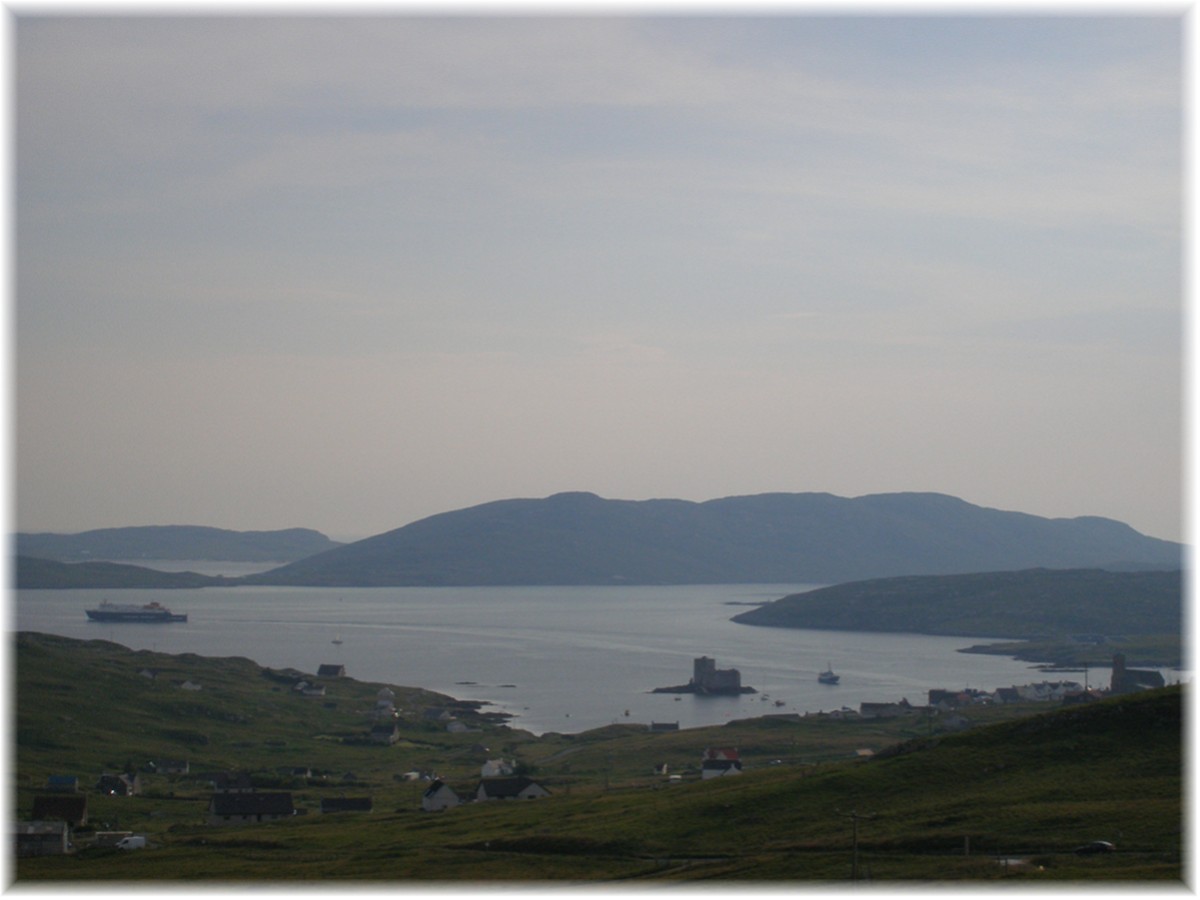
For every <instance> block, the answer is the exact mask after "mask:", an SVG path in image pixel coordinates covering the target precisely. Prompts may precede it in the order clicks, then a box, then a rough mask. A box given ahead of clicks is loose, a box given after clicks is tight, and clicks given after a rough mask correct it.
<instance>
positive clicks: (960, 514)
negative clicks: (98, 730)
mask: <svg viewBox="0 0 1200 900" xmlns="http://www.w3.org/2000/svg"><path fill="white" fill-rule="evenodd" d="M15 549H16V552H17V554H18V555H19V556H20V557H21V559H19V560H18V565H17V581H18V587H84V586H87V585H86V584H83V583H80V582H81V581H86V580H87V578H88V575H87V572H86V571H84V570H81V569H79V568H77V567H75V566H66V567H65V568H55V567H51V566H48V565H46V564H45V561H46V560H56V561H59V562H62V561H66V560H77V559H118V560H136V559H147V560H150V559H183V560H187V559H194V560H201V559H222V560H271V559H289V560H295V561H294V562H290V563H288V564H287V565H284V566H281V567H279V568H275V569H272V570H270V571H267V572H262V573H259V574H256V575H249V576H244V577H241V578H213V579H210V580H209V581H208V583H211V584H222V585H231V584H272V585H295V586H328V587H390V586H425V585H428V586H436V585H447V586H449V585H555V584H560V585H621V584H631V585H632V584H739V583H788V584H797V583H812V584H838V583H842V582H848V581H861V580H864V579H872V578H885V577H890V576H899V575H948V574H962V573H972V572H994V571H1012V570H1018V569H1032V568H1039V567H1040V568H1051V569H1079V568H1104V569H1126V570H1138V569H1179V568H1181V566H1182V563H1183V547H1182V545H1181V544H1177V543H1173V542H1170V541H1164V540H1159V539H1157V538H1151V537H1147V536H1145V535H1142V534H1139V533H1138V532H1136V531H1134V530H1133V529H1132V528H1130V527H1129V526H1128V525H1124V524H1122V523H1120V522H1116V521H1113V520H1111V519H1103V518H1097V517H1082V518H1075V519H1046V518H1042V517H1039V516H1033V515H1028V514H1025V513H1019V512H1007V511H1003V510H997V509H988V508H984V507H979V506H974V505H972V504H970V503H967V502H965V501H963V500H959V499H957V498H955V497H950V496H946V495H944V494H932V493H901V494H873V495H868V496H864V497H855V498H844V497H836V496H834V495H832V494H819V493H806V494H760V495H755V496H747V497H727V498H724V499H720V500H709V501H706V502H703V503H695V502H691V501H685V500H638V501H634V500H606V499H603V498H601V497H598V496H596V495H595V494H589V493H565V494H555V495H553V496H551V497H546V498H544V499H536V500H524V499H517V500H500V501H497V502H494V503H485V504H482V505H480V506H473V507H470V508H467V509H461V510H456V511H453V512H447V513H441V514H439V515H435V516H430V517H429V518H426V519H422V520H420V521H417V522H413V523H412V524H410V525H405V526H404V527H403V528H397V529H395V530H394V531H388V532H386V533H384V534H379V535H376V536H374V537H370V538H367V539H365V540H361V541H356V542H354V543H351V544H337V543H336V542H334V541H331V540H329V539H328V538H326V537H325V536H324V535H322V534H320V533H319V532H315V531H310V530H307V529H290V530H287V531H277V532H234V531H223V530H221V529H215V528H193V527H188V526H171V527H145V528H116V529H105V530H102V531H91V532H84V533H83V534H79V535H41V534H18V535H17V540H16V548H15ZM34 557H37V558H39V559H38V560H35V559H31V558H34ZM128 568H129V567H126V570H122V571H113V570H111V569H107V570H104V571H103V573H102V576H103V577H101V573H100V572H99V571H98V570H95V569H93V570H91V571H92V573H93V575H95V577H97V578H100V581H99V582H97V583H96V584H95V585H94V586H97V587H100V586H104V587H108V586H114V585H113V579H116V580H118V581H121V582H122V583H123V584H124V586H128V587H136V586H146V587H151V586H154V587H165V586H168V585H167V584H164V582H163V579H162V578H161V575H162V574H163V573H152V574H151V575H149V576H147V577H146V579H144V580H145V584H143V585H139V584H137V583H136V582H137V581H138V580H139V576H138V575H137V570H136V569H135V570H134V571H133V572H130V571H128V570H127V569H128ZM203 579H204V576H199V575H194V574H191V573H187V576H186V582H187V583H186V584H182V583H181V584H180V585H179V586H188V587H194V586H198V584H199V581H198V580H203ZM180 580H181V581H182V580H183V579H180Z"/></svg>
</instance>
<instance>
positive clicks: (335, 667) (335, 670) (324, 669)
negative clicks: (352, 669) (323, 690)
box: [317, 663, 346, 678]
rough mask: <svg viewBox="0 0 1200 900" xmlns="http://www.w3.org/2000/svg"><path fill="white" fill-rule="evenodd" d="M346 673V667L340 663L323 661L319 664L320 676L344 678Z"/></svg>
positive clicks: (318, 672) (318, 673)
mask: <svg viewBox="0 0 1200 900" xmlns="http://www.w3.org/2000/svg"><path fill="white" fill-rule="evenodd" d="M345 675H346V667H345V666H343V665H340V664H339V663H321V665H319V666H317V677H318V678H343V677H344V676H345Z"/></svg>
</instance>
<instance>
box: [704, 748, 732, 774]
mask: <svg viewBox="0 0 1200 900" xmlns="http://www.w3.org/2000/svg"><path fill="white" fill-rule="evenodd" d="M741 774H742V759H741V756H740V754H739V753H738V751H737V748H736V747H709V748H708V749H707V750H705V751H704V756H703V757H702V758H701V762H700V777H701V778H702V779H707V778H719V777H721V776H723V775H741Z"/></svg>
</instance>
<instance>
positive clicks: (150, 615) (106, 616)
mask: <svg viewBox="0 0 1200 900" xmlns="http://www.w3.org/2000/svg"><path fill="white" fill-rule="evenodd" d="M86 612H87V617H88V618H89V619H91V620H92V621H93V622H186V621H187V613H165V614H164V613H160V612H146V613H137V612H108V611H106V610H102V609H89V610H87V611H86Z"/></svg>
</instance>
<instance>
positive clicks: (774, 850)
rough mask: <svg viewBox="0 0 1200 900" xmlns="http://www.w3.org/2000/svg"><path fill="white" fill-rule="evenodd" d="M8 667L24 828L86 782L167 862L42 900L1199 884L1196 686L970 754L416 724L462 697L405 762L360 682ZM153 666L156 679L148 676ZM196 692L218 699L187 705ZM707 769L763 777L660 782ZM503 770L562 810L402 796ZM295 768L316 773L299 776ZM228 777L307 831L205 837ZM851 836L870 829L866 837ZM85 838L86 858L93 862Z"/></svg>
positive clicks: (98, 856) (144, 861)
mask: <svg viewBox="0 0 1200 900" xmlns="http://www.w3.org/2000/svg"><path fill="white" fill-rule="evenodd" d="M14 651H15V674H16V692H15V701H16V704H15V705H16V709H15V713H14V717H13V726H14V737H15V742H16V753H15V757H14V763H15V766H16V768H15V771H14V779H13V794H14V809H15V812H16V814H17V816H18V817H19V818H24V817H27V816H28V815H29V811H30V810H31V808H32V806H33V803H34V800H35V798H36V797H38V796H41V795H43V794H44V793H46V788H45V787H44V786H45V785H46V781H47V779H48V778H49V776H51V775H54V774H62V773H76V774H78V775H79V776H80V777H81V780H82V781H83V782H84V789H85V790H86V791H87V793H88V805H89V817H90V818H91V820H92V821H93V823H95V827H96V828H98V829H100V830H103V829H104V828H105V827H106V826H104V825H102V824H101V823H105V822H117V821H118V820H119V822H120V825H121V827H124V828H127V829H133V830H136V831H137V832H138V833H142V834H146V835H147V836H148V838H149V841H150V847H149V848H148V849H147V850H145V851H144V852H138V853H122V852H118V851H116V850H111V849H110V850H105V849H103V848H96V849H84V850H81V852H79V853H78V854H75V855H73V856H70V857H64V856H57V857H53V856H50V857H41V858H32V859H20V860H18V861H17V869H16V875H17V878H18V880H20V881H22V882H25V886H26V887H28V886H29V885H28V882H30V881H35V880H37V881H67V880H72V881H75V880H78V881H92V882H95V881H109V882H117V881H123V882H130V881H139V882H143V883H146V882H153V881H159V882H169V883H171V884H172V885H176V884H179V885H182V884H189V885H191V886H193V887H194V886H195V884H196V883H197V882H205V883H207V884H214V885H216V884H221V883H230V882H240V881H243V880H245V881H257V882H259V884H264V883H267V882H282V881H287V882H295V883H297V884H299V883H300V882H306V883H310V884H311V883H312V882H314V881H315V880H317V879H341V880H342V881H343V886H344V887H350V884H349V882H351V881H358V882H362V886H364V887H365V886H368V884H369V883H373V884H374V885H376V886H377V887H378V886H382V883H384V882H392V883H396V882H400V881H404V880H411V879H423V880H427V881H429V882H432V881H441V882H448V881H458V882H459V883H460V884H466V883H470V882H482V881H507V882H511V883H515V882H520V881H531V880H538V879H545V880H556V881H559V882H562V883H564V884H565V883H568V882H569V883H571V884H575V885H578V884H580V883H583V882H596V883H604V884H607V885H609V886H610V887H611V886H612V882H613V881H614V880H615V879H623V880H628V879H646V880H652V881H684V880H701V879H722V880H724V881H726V882H733V881H765V880H785V879H787V880H803V881H809V882H817V881H821V882H825V881H828V880H831V879H832V880H846V879H848V878H849V877H850V875H851V872H852V871H854V869H852V868H851V866H852V862H851V859H852V851H853V848H854V847H855V843H854V838H853V837H852V835H854V834H857V849H858V852H857V854H854V855H853V859H854V862H855V863H856V864H857V868H858V870H859V874H860V877H867V876H868V875H869V877H870V879H871V880H872V881H875V882H877V883H878V882H884V881H888V880H910V879H911V880H917V881H920V882H921V883H923V884H925V885H928V884H929V883H930V882H931V881H934V880H938V881H946V880H962V881H966V880H996V879H1005V880H1007V879H1009V878H1010V877H1012V878H1017V879H1028V882H1027V884H1026V886H1028V884H1032V883H1033V880H1035V879H1036V880H1037V881H1039V882H1040V881H1058V883H1059V884H1060V885H1061V884H1062V883H1064V882H1065V881H1067V880H1078V879H1094V880H1103V881H1109V882H1121V881H1123V882H1126V883H1130V882H1132V881H1133V880H1141V879H1146V878H1156V879H1167V880H1178V879H1180V878H1181V876H1182V874H1183V863H1182V833H1183V827H1184V821H1183V764H1182V760H1183V740H1182V736H1183V732H1182V692H1183V689H1181V688H1180V687H1178V686H1176V687H1172V688H1165V689H1160V690H1157V691H1149V692H1145V693H1142V694H1133V695H1125V696H1121V697H1116V698H1112V699H1109V700H1104V701H1100V702H1096V703H1091V704H1085V705H1077V706H1070V707H1063V708H1061V709H1056V710H1053V711H1046V712H1041V713H1038V714H1033V715H1030V714H1029V712H1028V711H1026V712H1023V713H1022V712H1015V713H1009V714H1010V715H1016V716H1020V718H1013V719H1009V720H1007V721H996V720H995V719H991V720H990V721H991V722H992V723H993V724H986V722H987V721H989V719H988V717H991V716H995V715H997V714H1002V713H1005V712H1006V710H1005V707H1007V706H1008V705H1007V704H1005V705H1001V707H1000V708H974V707H972V708H970V709H965V710H963V713H964V715H965V716H966V717H967V718H969V719H971V720H974V721H977V722H978V724H976V725H975V727H973V728H970V729H969V730H967V731H964V732H960V733H946V732H943V731H942V729H941V728H940V726H939V724H938V719H937V718H936V717H934V718H927V717H924V716H919V715H913V716H911V717H908V719H907V720H903V719H897V720H883V721H880V720H871V719H867V720H862V721H858V722H853V721H848V720H841V719H835V718H832V717H826V716H821V717H815V716H814V717H809V718H797V719H788V718H783V719H780V718H761V719H757V720H746V721H743V722H738V723H730V724H729V725H726V726H721V727H710V728H703V729H684V730H682V731H674V732H665V733H649V732H647V730H646V729H645V727H644V726H640V727H638V726H632V725H625V726H611V727H606V728H603V729H597V730H594V731H590V732H583V733H581V734H579V735H553V734H551V735H544V736H542V737H541V738H534V737H532V736H531V735H528V734H525V733H523V732H516V731H510V730H509V729H507V728H505V727H504V726H497V725H495V724H492V723H490V722H488V721H485V720H480V719H473V720H472V724H473V726H475V727H477V728H479V729H481V731H480V732H474V733H461V734H454V733H451V732H449V731H447V730H446V729H445V728H443V727H440V726H439V725H437V724H436V723H434V722H431V721H430V720H429V719H428V718H426V717H424V716H423V715H422V714H421V710H422V709H423V708H424V707H425V706H426V705H429V704H432V703H437V704H441V703H445V702H447V701H448V700H449V698H445V697H440V696H438V695H433V694H429V693H427V692H423V691H420V690H419V689H415V688H403V687H399V686H392V687H393V691H394V697H395V701H396V703H397V706H398V707H399V708H400V709H402V710H407V711H408V712H407V713H406V714H403V715H401V716H400V718H399V721H398V724H399V728H400V740H399V741H398V742H397V743H396V744H395V745H392V746H381V745H378V744H373V743H371V742H370V741H367V740H364V739H363V737H362V735H363V734H364V733H365V729H366V728H367V727H369V724H370V722H371V721H372V720H371V718H370V716H369V712H370V710H371V707H372V705H373V704H374V702H375V698H376V697H377V696H378V695H377V689H378V688H380V686H379V685H375V684H368V683H365V682H358V681H356V680H354V679H353V678H338V679H333V680H330V681H329V682H328V694H327V696H326V697H325V698H324V699H322V700H321V701H318V702H315V701H313V700H312V699H308V698H305V697H302V696H300V695H298V694H297V693H296V692H295V691H293V690H291V689H290V685H291V684H292V683H293V682H294V681H295V680H296V679H298V678H300V677H305V678H307V679H311V678H312V677H313V676H312V675H306V674H305V673H304V672H303V671H297V670H290V669H286V670H277V669H263V668H261V667H259V666H258V665H256V664H255V663H253V662H252V661H250V660H247V659H238V658H226V659H216V658H208V657H199V656H196V655H194V654H183V655H180V656H167V655H164V654H158V653H152V652H149V651H138V652H134V651H131V650H128V649H126V648H123V647H119V646H118V645H115V644H110V643H107V642H103V641H86V642H84V641H75V640H71V639H67V638H57V637H53V636H50V635H35V634H28V633H21V634H18V635H16V638H15V641H14ZM146 667H150V670H151V671H152V672H153V674H154V677H153V678H147V677H144V676H143V674H142V673H143V672H145V671H147V668H146ZM185 679H187V680H191V681H194V682H196V683H200V684H202V685H203V690H202V691H200V692H199V693H192V692H187V691H183V690H181V688H180V684H182V683H183V681H184V680H185ZM97 695H100V696H103V698H104V702H103V703H97V702H96V701H95V697H96V696H97ZM464 715H468V714H467V713H464ZM480 741H485V742H486V744H487V746H488V747H491V748H492V749H491V750H488V749H487V748H486V747H484V748H481V747H480V746H479V743H478V742H480ZM834 745H837V746H841V747H842V748H843V752H841V753H839V754H836V761H835V760H834V759H833V758H831V757H830V754H829V753H828V752H827V750H828V748H829V747H831V746H834ZM864 746H866V747H872V746H873V747H875V748H876V749H877V751H878V752H876V754H875V756H874V757H873V758H872V759H869V760H855V759H853V757H855V756H856V754H855V753H854V751H853V748H855V747H864ZM705 747H738V748H740V751H741V758H742V759H743V760H744V761H745V763H746V770H745V773H744V774H743V775H741V776H739V777H735V778H718V779H715V780H712V781H702V780H700V779H699V776H698V774H692V775H687V774H685V775H684V781H683V782H681V783H678V784H672V783H670V782H668V781H667V779H666V777H665V776H663V775H657V776H656V775H652V772H653V769H654V767H655V766H657V765H658V764H659V763H661V762H663V761H665V760H669V761H670V762H671V771H672V772H673V773H674V772H685V773H686V771H687V768H686V767H687V764H688V762H690V764H691V765H692V766H695V765H696V763H697V761H698V759H699V755H700V753H701V751H702V750H703V748H705ZM822 748H825V749H822ZM492 753H494V754H496V755H500V756H504V757H511V758H515V759H518V760H520V761H521V762H522V763H524V764H525V766H526V767H527V768H529V769H531V770H532V769H533V768H534V767H536V773H535V777H536V779H537V780H538V781H539V782H541V783H544V784H546V785H547V786H548V787H549V788H550V791H551V795H550V796H549V797H546V798H544V799H540V800H537V801H530V802H525V801H522V802H518V803H503V802H493V803H474V804H466V805H463V806H461V807H458V808H455V809H452V810H447V811H446V812H444V813H439V814H430V813H423V812H421V811H420V793H421V791H422V790H423V783H422V782H408V781H406V780H404V779H403V778H401V777H397V773H400V772H405V771H408V770H409V769H410V768H419V769H422V770H432V771H436V772H439V773H441V774H442V775H444V776H446V777H447V778H448V779H449V780H450V781H451V782H453V783H454V784H456V785H459V784H461V785H463V786H464V789H465V787H466V786H471V785H474V784H475V783H476V781H477V779H478V773H479V765H480V763H481V761H482V760H483V759H485V758H489V754H492ZM780 757H782V759H779V758H780ZM155 758H167V759H188V760H189V762H190V768H191V771H190V773H189V774H182V775H162V774H148V773H144V775H143V780H144V785H143V791H142V793H141V794H139V795H138V796H135V797H108V796H105V795H102V794H100V793H98V792H96V791H94V790H91V785H92V783H93V781H94V779H96V778H97V777H98V775H99V773H100V772H102V771H120V770H121V769H122V767H127V768H132V767H134V766H135V765H136V766H141V765H144V762H143V761H145V760H150V759H155ZM135 761H136V762H135ZM534 764H536V765H535V766H534ZM297 765H299V766H303V767H305V768H306V770H311V774H310V775H296V774H295V773H294V771H293V768H292V767H294V766H297ZM280 766H282V767H283V772H282V773H281V771H280V768H279V767H280ZM233 768H238V769H241V770H243V771H247V772H250V773H251V775H252V778H253V779H255V781H256V783H257V784H259V787H260V789H263V790H267V789H270V790H290V791H291V792H293V795H294V798H295V800H296V802H297V805H298V806H299V807H300V808H302V809H305V810H307V811H308V813H309V814H306V815H298V816H294V817H292V818H291V819H288V820H285V821H280V822H272V823H255V824H244V825H224V826H214V825H206V824H203V823H204V821H205V815H206V814H205V810H206V808H207V806H208V802H209V799H210V797H211V789H210V788H209V786H208V784H207V779H208V777H209V776H208V775H206V774H205V773H211V772H214V771H226V770H230V769H233ZM348 793H349V795H350V796H369V797H372V798H374V804H373V810H372V811H371V812H369V813H362V814H339V815H326V814H321V813H319V812H318V810H319V808H320V804H321V801H322V800H323V799H326V798H330V797H339V796H347V794H348ZM850 813H857V814H861V821H860V822H858V823H857V824H858V827H857V829H853V826H852V823H851V821H850V818H849V814H850ZM852 829H853V830H852ZM76 837H77V840H78V841H79V843H80V845H81V846H82V845H84V843H85V842H86V841H87V840H88V837H87V835H86V834H77V835H76ZM1094 840H1108V841H1113V842H1115V843H1116V845H1117V847H1116V852H1113V853H1109V854H1104V855H1102V856H1078V855H1076V854H1075V853H1074V852H1072V851H1073V849H1074V848H1076V847H1078V846H1080V845H1083V844H1086V843H1088V842H1090V841H1094ZM968 846H969V849H970V853H969V854H968V853H966V852H964V850H965V848H966V847H968ZM1009 860H1011V861H1012V863H1013V864H1012V866H1009V865H1008V864H1007V862H1008V861H1009ZM147 886H148V885H147Z"/></svg>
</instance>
